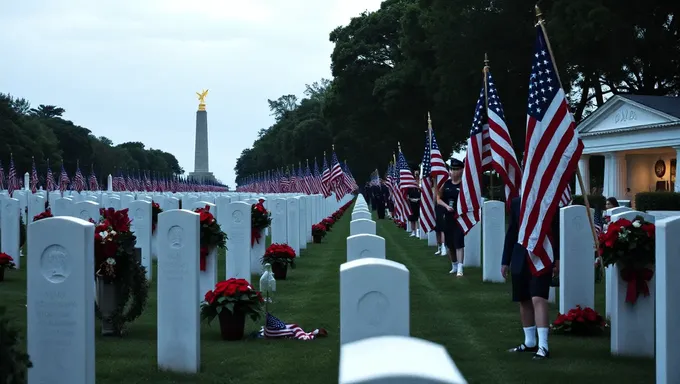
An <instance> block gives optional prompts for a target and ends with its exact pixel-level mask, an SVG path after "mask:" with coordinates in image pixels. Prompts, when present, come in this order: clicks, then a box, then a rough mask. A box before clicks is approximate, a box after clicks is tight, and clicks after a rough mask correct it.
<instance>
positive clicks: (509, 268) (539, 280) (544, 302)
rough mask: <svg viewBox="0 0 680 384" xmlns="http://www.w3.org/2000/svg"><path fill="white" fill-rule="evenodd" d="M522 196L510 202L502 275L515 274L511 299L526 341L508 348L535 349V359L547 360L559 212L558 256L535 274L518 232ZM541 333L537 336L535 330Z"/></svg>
mask: <svg viewBox="0 0 680 384" xmlns="http://www.w3.org/2000/svg"><path fill="white" fill-rule="evenodd" d="M520 202H521V201H520V198H519V197H516V198H514V199H512V201H511V203H510V207H511V212H510V225H509V226H508V231H507V232H506V234H505V245H504V247H503V261H502V266H501V273H502V274H503V277H507V276H508V274H509V273H510V274H512V301H514V302H517V303H519V315H520V319H521V322H522V327H523V328H524V342H523V343H522V344H520V345H519V346H517V347H514V348H511V349H509V350H508V352H513V353H521V352H532V353H534V357H533V358H534V360H544V359H547V358H549V357H550V352H549V349H548V332H549V330H550V328H549V326H550V322H549V320H548V297H549V295H550V284H551V282H552V279H553V277H554V276H557V275H558V274H559V266H560V247H559V233H560V221H559V212H558V214H556V215H555V217H554V219H553V222H552V237H551V243H552V247H553V254H554V257H555V260H554V262H553V264H552V265H551V266H546V267H545V269H544V270H543V273H542V274H541V275H539V276H534V275H533V274H532V273H531V270H530V268H529V263H530V262H531V261H529V255H528V254H527V251H526V249H525V248H524V247H523V246H522V245H520V244H518V243H517V237H518V233H519V215H520ZM537 333H538V340H537V339H536V334H537Z"/></svg>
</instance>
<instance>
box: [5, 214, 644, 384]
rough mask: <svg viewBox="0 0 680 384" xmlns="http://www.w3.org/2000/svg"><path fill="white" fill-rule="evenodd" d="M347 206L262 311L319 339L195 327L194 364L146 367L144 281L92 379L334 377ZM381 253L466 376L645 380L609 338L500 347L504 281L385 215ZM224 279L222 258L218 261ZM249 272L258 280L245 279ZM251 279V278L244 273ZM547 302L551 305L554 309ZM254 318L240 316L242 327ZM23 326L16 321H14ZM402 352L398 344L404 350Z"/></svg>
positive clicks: (13, 282)
mask: <svg viewBox="0 0 680 384" xmlns="http://www.w3.org/2000/svg"><path fill="white" fill-rule="evenodd" d="M350 212H351V209H350V210H348V211H347V213H346V214H345V216H344V217H343V218H342V219H341V220H340V221H339V222H338V223H337V224H336V225H335V226H334V228H333V231H332V232H330V233H329V234H328V236H327V237H326V238H325V239H324V240H323V243H322V244H308V248H307V249H306V250H303V251H302V254H301V258H300V260H299V261H298V267H297V268H296V269H295V270H292V271H289V274H288V280H285V281H279V282H277V292H276V294H275V298H274V299H275V301H276V302H275V303H274V304H273V305H271V306H270V311H271V312H272V313H273V314H275V315H276V316H277V317H279V318H280V319H282V320H283V321H286V322H295V323H298V324H300V325H301V326H302V327H303V328H304V329H305V330H307V331H311V330H312V329H314V328H319V327H320V328H325V329H327V330H328V332H329V337H328V338H325V339H318V340H314V341H296V340H263V339H245V340H243V341H239V342H223V341H221V340H220V336H219V325H218V324H217V322H214V323H213V324H212V326H208V325H203V326H202V329H201V348H202V353H201V372H200V373H199V374H197V375H179V374H173V373H168V372H159V371H158V370H157V368H156V367H157V365H156V357H157V352H156V321H157V320H156V295H157V292H156V287H155V283H154V284H153V285H152V290H151V292H150V297H149V305H148V307H147V309H146V311H145V313H144V315H143V316H142V317H141V318H139V319H138V320H137V321H135V322H134V323H132V324H131V325H130V326H129V328H128V334H126V335H125V337H124V338H122V339H120V338H102V337H100V336H99V333H98V332H99V324H97V325H96V327H95V328H96V331H97V338H96V364H97V365H96V372H97V382H98V383H120V382H125V383H256V382H262V381H263V380H267V381H270V382H275V383H334V382H337V377H338V362H339V332H340V329H339V266H340V264H342V263H343V262H344V261H345V259H346V238H347V236H348V235H349V220H350V216H351V215H350ZM377 227H378V234H379V235H380V236H383V237H385V240H386V243H387V255H388V258H389V259H391V260H394V261H397V262H400V263H403V264H405V265H406V266H407V267H408V268H409V270H410V288H411V298H410V299H411V334H412V335H413V336H414V337H419V338H423V339H428V340H431V341H434V342H436V343H440V344H442V345H444V346H446V348H447V349H448V351H449V353H450V354H451V356H452V357H453V358H454V360H455V362H456V364H457V365H458V367H459V369H460V370H461V371H462V372H463V374H464V375H465V377H466V378H467V380H468V381H469V382H470V383H527V382H534V383H551V384H555V383H569V384H573V383H574V382H575V381H578V382H580V383H598V384H600V383H601V382H602V381H603V380H612V381H614V380H616V381H620V382H626V383H652V382H653V381H654V366H653V362H652V361H651V360H642V361H641V360H631V359H614V358H612V357H610V355H609V339H608V338H607V337H601V338H595V339H593V338H587V339H580V338H571V337H565V336H552V338H551V340H550V346H551V352H552V353H553V359H551V360H550V361H546V362H534V361H531V359H530V356H514V355H510V354H507V353H506V352H505V349H506V348H508V347H510V346H512V345H514V344H516V343H518V342H520V341H521V335H522V332H521V328H520V325H519V323H518V315H517V308H516V306H515V305H514V304H513V303H511V302H510V296H509V289H510V287H509V284H498V285H493V284H484V283H482V282H481V271H480V270H479V269H477V268H468V269H466V276H465V277H464V278H462V279H456V278H455V277H452V276H450V275H449V274H448V273H447V272H448V270H449V268H450V265H449V264H448V262H447V260H446V258H444V257H438V256H434V255H433V252H434V249H433V248H428V247H427V246H426V245H425V242H424V241H418V240H415V239H412V238H407V237H406V234H405V232H404V231H403V230H399V229H397V228H396V227H395V226H394V225H393V224H392V222H391V221H387V220H382V221H381V220H378V224H377ZM219 273H220V279H222V278H224V264H223V263H222V264H220V267H219ZM254 280H259V277H258V278H254ZM254 284H255V286H257V285H258V281H254ZM597 288H598V290H600V292H598V298H599V300H598V307H597V309H598V310H600V311H603V310H604V305H603V298H602V296H603V292H601V291H602V290H603V289H604V286H603V285H602V284H599V285H597ZM25 304H26V276H25V269H23V270H21V271H12V272H8V273H7V276H6V281H5V282H4V283H0V305H5V306H6V307H8V311H9V315H10V316H11V317H13V318H14V319H15V320H16V321H15V324H25V319H26V308H25ZM554 314H556V310H554V311H553V314H552V315H554ZM260 326H261V324H255V323H253V322H251V321H248V322H247V323H246V333H250V332H253V331H255V330H257V329H259V327H260ZM24 332H25V328H24ZM404 353H408V351H404Z"/></svg>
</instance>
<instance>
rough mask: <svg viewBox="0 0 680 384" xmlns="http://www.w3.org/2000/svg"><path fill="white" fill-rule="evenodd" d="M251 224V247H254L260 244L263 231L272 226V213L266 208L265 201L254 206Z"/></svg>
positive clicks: (262, 200) (251, 213) (261, 200)
mask: <svg viewBox="0 0 680 384" xmlns="http://www.w3.org/2000/svg"><path fill="white" fill-rule="evenodd" d="M250 223H251V231H250V246H251V247H252V246H254V245H255V243H258V244H259V243H260V239H261V238H262V231H264V229H265V228H267V227H269V226H270V225H271V224H272V219H271V212H269V211H267V209H266V208H265V207H264V199H260V200H258V202H257V203H256V204H253V206H252V208H251V212H250Z"/></svg>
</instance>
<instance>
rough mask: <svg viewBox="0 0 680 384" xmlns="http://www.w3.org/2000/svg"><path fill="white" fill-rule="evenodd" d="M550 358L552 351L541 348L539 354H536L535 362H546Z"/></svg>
mask: <svg viewBox="0 0 680 384" xmlns="http://www.w3.org/2000/svg"><path fill="white" fill-rule="evenodd" d="M549 358H550V351H548V350H547V349H545V348H543V347H541V348H539V349H538V352H536V353H534V360H546V359H549Z"/></svg>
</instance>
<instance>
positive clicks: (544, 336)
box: [538, 327, 549, 351]
mask: <svg viewBox="0 0 680 384" xmlns="http://www.w3.org/2000/svg"><path fill="white" fill-rule="evenodd" d="M548 330H549V328H548V327H544V328H538V347H539V348H543V349H545V350H546V351H548Z"/></svg>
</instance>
